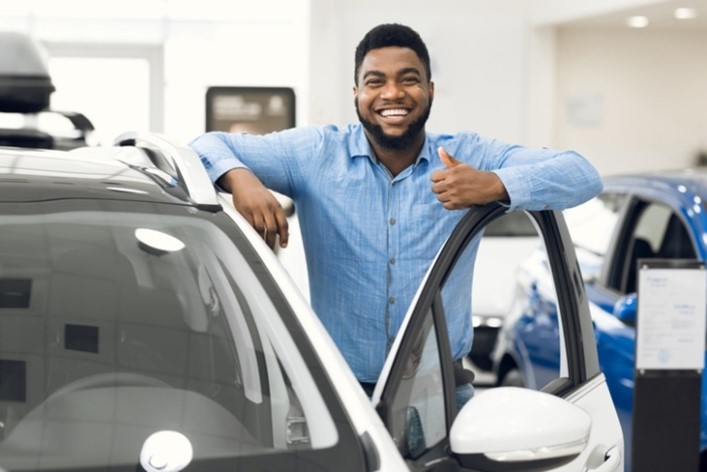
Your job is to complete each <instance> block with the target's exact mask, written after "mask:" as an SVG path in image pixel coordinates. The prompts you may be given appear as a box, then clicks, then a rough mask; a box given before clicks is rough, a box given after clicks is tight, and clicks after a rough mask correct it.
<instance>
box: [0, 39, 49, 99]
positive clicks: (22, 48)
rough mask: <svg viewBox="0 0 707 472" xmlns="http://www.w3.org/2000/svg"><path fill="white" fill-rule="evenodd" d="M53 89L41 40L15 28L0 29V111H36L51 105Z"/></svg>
mask: <svg viewBox="0 0 707 472" xmlns="http://www.w3.org/2000/svg"><path fill="white" fill-rule="evenodd" d="M52 92H54V84H52V80H51V77H50V76H49V70H48V68H47V61H46V57H45V56H44V54H43V50H42V49H41V47H40V45H39V43H37V42H36V41H34V40H33V39H32V38H31V37H29V36H27V35H25V34H22V33H19V32H13V31H0V111H2V112H10V113H35V112H38V111H41V110H44V109H45V108H47V107H49V96H50V95H51V94H52Z"/></svg>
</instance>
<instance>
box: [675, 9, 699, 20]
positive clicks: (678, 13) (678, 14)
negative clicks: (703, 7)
mask: <svg viewBox="0 0 707 472" xmlns="http://www.w3.org/2000/svg"><path fill="white" fill-rule="evenodd" d="M675 18H677V19H678V20H691V19H693V18H697V10H695V9H694V8H676V9H675Z"/></svg>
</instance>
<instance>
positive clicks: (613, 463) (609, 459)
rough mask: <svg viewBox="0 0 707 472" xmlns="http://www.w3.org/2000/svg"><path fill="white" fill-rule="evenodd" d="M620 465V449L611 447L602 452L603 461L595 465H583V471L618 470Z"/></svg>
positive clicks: (601, 471) (603, 471) (605, 471)
mask: <svg viewBox="0 0 707 472" xmlns="http://www.w3.org/2000/svg"><path fill="white" fill-rule="evenodd" d="M620 465H621V451H619V448H618V447H612V448H611V449H609V450H608V451H606V454H604V462H602V463H601V464H600V465H599V466H597V467H585V468H584V472H619V471H620V469H619V466H620Z"/></svg>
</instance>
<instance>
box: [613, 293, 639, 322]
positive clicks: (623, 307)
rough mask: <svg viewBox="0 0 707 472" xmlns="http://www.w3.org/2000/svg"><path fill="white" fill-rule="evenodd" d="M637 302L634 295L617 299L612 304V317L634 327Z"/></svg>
mask: <svg viewBox="0 0 707 472" xmlns="http://www.w3.org/2000/svg"><path fill="white" fill-rule="evenodd" d="M637 306H638V300H637V298H636V294H635V293H630V294H628V295H626V296H624V297H621V298H619V299H618V300H617V301H616V303H615V304H614V316H615V317H617V318H618V319H619V320H621V321H622V322H624V323H626V324H627V325H630V326H635V325H636V313H637V312H638V308H637Z"/></svg>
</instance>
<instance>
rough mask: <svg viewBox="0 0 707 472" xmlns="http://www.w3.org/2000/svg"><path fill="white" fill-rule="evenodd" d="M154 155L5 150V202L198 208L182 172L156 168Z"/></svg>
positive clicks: (1, 179) (94, 149)
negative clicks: (102, 202)
mask: <svg viewBox="0 0 707 472" xmlns="http://www.w3.org/2000/svg"><path fill="white" fill-rule="evenodd" d="M154 152H158V151H150V150H149V149H146V148H143V147H136V146H108V147H101V146H91V147H82V148H78V149H73V150H70V151H58V150H46V149H26V148H14V147H0V202H37V201H50V200H56V199H68V198H75V199H82V198H84V199H91V200H96V199H110V200H127V201H150V202H155V203H159V202H163V203H172V204H182V205H190V204H193V203H192V202H190V199H189V198H188V195H187V193H186V192H185V191H184V189H183V188H182V187H181V186H180V185H178V181H177V178H176V176H177V174H176V172H174V170H173V169H172V172H170V173H168V172H166V171H165V169H169V168H168V167H165V166H162V168H158V167H157V166H156V165H155V164H154V162H153V161H154V159H155V157H154V155H153V156H150V153H154Z"/></svg>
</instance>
